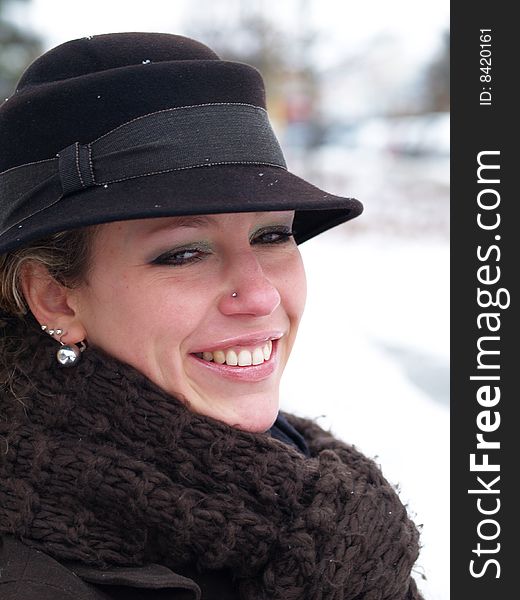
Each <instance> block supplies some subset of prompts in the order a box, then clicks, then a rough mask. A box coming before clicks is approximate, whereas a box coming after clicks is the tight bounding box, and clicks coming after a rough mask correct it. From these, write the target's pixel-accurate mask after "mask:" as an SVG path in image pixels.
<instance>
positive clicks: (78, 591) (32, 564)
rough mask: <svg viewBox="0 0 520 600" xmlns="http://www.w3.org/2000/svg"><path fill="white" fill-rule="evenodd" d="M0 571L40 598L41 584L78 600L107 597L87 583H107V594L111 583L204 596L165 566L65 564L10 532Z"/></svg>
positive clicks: (0, 549) (2, 546)
mask: <svg viewBox="0 0 520 600" xmlns="http://www.w3.org/2000/svg"><path fill="white" fill-rule="evenodd" d="M0 573H1V575H0V583H1V584H5V585H10V586H11V587H12V588H15V589H16V590H20V591H21V592H23V593H24V594H25V591H24V590H26V589H28V590H29V589H30V590H31V593H33V592H34V594H36V595H34V596H30V595H29V597H30V598H33V597H34V598H37V597H38V589H39V587H41V589H44V588H53V589H55V590H66V591H67V592H68V593H71V594H73V595H74V597H75V598H78V599H79V600H98V599H99V598H101V597H103V598H106V597H107V596H105V595H104V594H103V595H102V596H101V595H99V594H98V593H96V591H97V590H99V588H97V590H96V588H93V587H91V586H90V585H85V583H86V584H93V585H94V586H108V587H107V593H109V589H110V588H109V586H122V587H125V586H126V587H129V588H139V589H141V590H143V591H144V590H164V591H167V590H171V592H172V599H173V598H177V592H179V591H181V590H183V591H185V592H186V594H185V595H183V597H186V598H188V597H189V598H190V599H192V600H200V598H201V590H200V588H199V586H198V585H197V584H196V583H195V581H193V579H189V578H188V577H184V576H182V575H179V574H177V573H174V572H173V571H172V570H170V569H168V568H167V567H164V566H162V565H156V564H150V565H146V566H143V567H112V568H110V569H107V570H101V569H96V568H93V567H87V566H84V565H80V564H75V563H64V564H62V563H59V562H58V561H56V560H54V559H53V558H51V557H50V556H48V555H47V554H44V553H43V552H40V551H39V550H35V549H34V548H31V547H29V546H27V545H26V544H24V543H23V542H21V541H20V540H17V539H15V538H14V537H12V536H8V535H4V536H1V537H0ZM83 582H85V583H83ZM35 586H36V588H37V589H36V588H35ZM38 586H39V587H38ZM6 589H7V588H6ZM13 597H14V596H13ZM16 597H18V596H16ZM24 597H25V596H24ZM108 597H110V596H108ZM151 597H153V596H152V595H151ZM161 597H164V598H166V597H169V596H161Z"/></svg>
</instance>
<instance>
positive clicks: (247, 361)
mask: <svg viewBox="0 0 520 600" xmlns="http://www.w3.org/2000/svg"><path fill="white" fill-rule="evenodd" d="M251 362H252V357H251V352H249V350H240V352H239V353H238V366H240V367H249V366H250V365H251ZM228 364H229V363H228Z"/></svg>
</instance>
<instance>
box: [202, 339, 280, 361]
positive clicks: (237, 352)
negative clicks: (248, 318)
mask: <svg viewBox="0 0 520 600" xmlns="http://www.w3.org/2000/svg"><path fill="white" fill-rule="evenodd" d="M272 351H273V342H272V341H271V340H267V342H265V343H264V344H262V345H260V346H256V347H251V348H241V347H236V348H226V349H222V350H214V351H213V352H196V353H195V354H194V356H196V357H197V358H199V359H202V360H204V361H206V362H213V363H215V364H218V365H228V366H230V367H251V366H257V365H262V364H263V363H264V362H268V361H269V359H270V358H271V354H272Z"/></svg>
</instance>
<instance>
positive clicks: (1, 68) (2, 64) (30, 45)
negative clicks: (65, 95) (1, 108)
mask: <svg viewBox="0 0 520 600" xmlns="http://www.w3.org/2000/svg"><path fill="white" fill-rule="evenodd" d="M20 2H27V0H0V98H1V99H3V98H5V97H7V96H9V95H10V94H12V92H13V91H14V87H15V85H16V82H17V80H18V78H19V77H20V75H21V73H22V72H23V70H24V69H25V67H26V66H27V65H28V64H29V63H30V62H31V61H32V60H34V59H35V58H36V57H37V56H38V55H39V54H40V53H41V51H42V46H41V42H40V40H39V39H38V37H37V36H35V35H34V34H33V33H30V32H29V31H26V30H24V29H22V28H21V27H19V26H17V25H15V24H14V23H12V22H11V21H9V19H8V18H7V15H6V13H7V11H8V8H9V6H10V5H13V4H16V3H20Z"/></svg>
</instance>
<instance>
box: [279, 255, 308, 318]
mask: <svg viewBox="0 0 520 600" xmlns="http://www.w3.org/2000/svg"><path fill="white" fill-rule="evenodd" d="M281 297H282V302H283V305H284V308H285V311H286V313H287V315H288V316H289V319H290V320H291V325H292V326H293V327H297V326H298V324H299V322H300V319H301V317H302V314H303V311H304V308H305V301H306V299H307V279H306V276H305V268H304V266H303V261H302V258H301V255H300V252H299V251H297V254H296V255H295V256H294V257H293V258H292V260H290V261H288V263H287V264H286V266H285V269H284V278H283V287H282V290H281Z"/></svg>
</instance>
